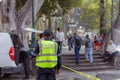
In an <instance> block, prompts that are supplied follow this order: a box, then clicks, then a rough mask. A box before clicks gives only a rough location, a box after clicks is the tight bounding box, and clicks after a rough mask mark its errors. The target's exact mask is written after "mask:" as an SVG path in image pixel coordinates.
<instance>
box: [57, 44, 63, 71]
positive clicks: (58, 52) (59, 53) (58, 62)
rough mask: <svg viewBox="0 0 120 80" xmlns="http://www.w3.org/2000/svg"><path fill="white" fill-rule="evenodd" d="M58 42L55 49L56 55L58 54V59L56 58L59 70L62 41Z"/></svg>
mask: <svg viewBox="0 0 120 80" xmlns="http://www.w3.org/2000/svg"><path fill="white" fill-rule="evenodd" d="M57 44H58V50H57V55H58V60H57V69H58V70H59V69H60V68H61V64H62V63H61V53H62V42H57Z"/></svg>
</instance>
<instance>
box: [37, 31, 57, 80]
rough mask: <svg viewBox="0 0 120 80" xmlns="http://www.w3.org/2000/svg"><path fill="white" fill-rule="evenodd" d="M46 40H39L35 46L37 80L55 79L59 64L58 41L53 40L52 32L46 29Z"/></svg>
mask: <svg viewBox="0 0 120 80" xmlns="http://www.w3.org/2000/svg"><path fill="white" fill-rule="evenodd" d="M43 36H44V40H41V41H38V45H37V46H36V48H35V53H36V54H37V56H36V66H37V68H38V70H37V78H36V80H55V67H56V65H57V43H56V42H54V41H52V38H51V37H52V32H51V30H49V29H46V30H45V31H44V32H43Z"/></svg>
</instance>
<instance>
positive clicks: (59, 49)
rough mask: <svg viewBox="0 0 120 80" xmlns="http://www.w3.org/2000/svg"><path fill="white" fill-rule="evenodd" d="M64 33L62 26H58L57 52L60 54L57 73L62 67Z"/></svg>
mask: <svg viewBox="0 0 120 80" xmlns="http://www.w3.org/2000/svg"><path fill="white" fill-rule="evenodd" d="M64 40H65V39H64V34H63V32H62V31H61V30H60V28H57V32H56V42H57V44H58V50H57V54H58V65H57V70H56V72H57V74H58V73H59V70H60V68H61V53H62V43H63V41H64Z"/></svg>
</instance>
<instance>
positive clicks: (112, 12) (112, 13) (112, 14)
mask: <svg viewBox="0 0 120 80" xmlns="http://www.w3.org/2000/svg"><path fill="white" fill-rule="evenodd" d="M113 2H114V1H113V0H112V8H111V40H113V41H114V37H113V23H114V21H113V20H114V19H113V17H114V4H113Z"/></svg>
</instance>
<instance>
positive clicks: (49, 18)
mask: <svg viewBox="0 0 120 80" xmlns="http://www.w3.org/2000/svg"><path fill="white" fill-rule="evenodd" d="M48 29H50V30H52V27H51V15H49V16H48Z"/></svg>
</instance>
